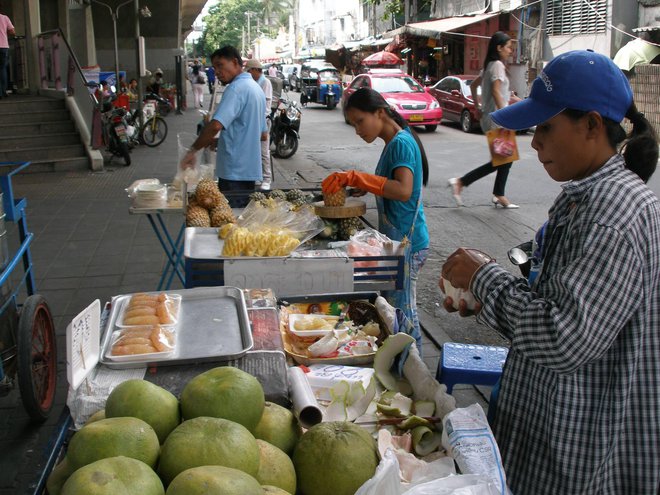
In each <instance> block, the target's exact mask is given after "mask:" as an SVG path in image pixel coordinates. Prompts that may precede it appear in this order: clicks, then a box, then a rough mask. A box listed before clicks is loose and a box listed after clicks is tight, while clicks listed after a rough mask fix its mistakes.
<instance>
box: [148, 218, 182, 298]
mask: <svg viewBox="0 0 660 495" xmlns="http://www.w3.org/2000/svg"><path fill="white" fill-rule="evenodd" d="M153 216H154V215H153V214H151V213H149V214H147V218H148V219H149V223H150V224H151V228H152V229H153V230H154V232H155V233H156V237H158V241H159V242H160V245H161V246H162V247H163V251H165V254H166V255H167V261H168V262H167V264H166V265H165V268H164V269H163V273H162V275H161V277H160V281H159V282H158V289H157V290H163V289H165V290H167V289H169V288H170V286H171V284H172V279H173V278H174V274H176V275H177V277H178V278H179V280H180V281H181V284H182V285H184V284H185V279H184V276H183V273H182V272H181V271H180V270H179V265H180V266H181V268H183V261H182V256H183V231H184V224H183V223H182V224H181V228H180V229H179V233H178V235H177V238H176V242H175V241H174V240H173V239H172V236H171V235H170V233H169V231H168V230H167V226H166V225H165V222H163V218H162V216H161V215H160V213H156V214H155V216H156V218H157V219H158V223H156V222H155V221H154V218H153ZM170 270H172V273H171V274H170ZM168 275H169V279H168V280H167V284H165V279H166V278H167V277H168Z"/></svg>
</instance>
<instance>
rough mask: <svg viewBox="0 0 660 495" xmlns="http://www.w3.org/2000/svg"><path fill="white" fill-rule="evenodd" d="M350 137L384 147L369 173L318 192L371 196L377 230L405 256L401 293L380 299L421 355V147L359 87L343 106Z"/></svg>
mask: <svg viewBox="0 0 660 495" xmlns="http://www.w3.org/2000/svg"><path fill="white" fill-rule="evenodd" d="M344 110H345V112H346V117H347V118H348V120H349V122H350V123H351V124H352V125H353V127H355V132H356V133H357V134H358V136H360V137H361V138H362V139H363V140H364V141H366V142H367V143H372V142H373V141H375V140H376V138H380V139H382V140H383V141H384V142H385V148H384V149H383V151H382V153H381V155H380V159H379V160H378V165H377V166H376V171H375V174H368V173H366V172H359V171H357V170H351V171H348V172H335V173H333V174H331V175H329V176H328V177H326V178H325V180H324V181H323V183H322V188H323V192H324V193H326V194H333V193H336V192H337V191H339V189H341V188H342V187H346V186H351V187H355V188H357V189H358V190H359V191H360V192H359V193H358V194H357V195H363V194H366V193H367V192H370V193H373V194H375V195H376V204H377V207H378V230H379V231H380V232H382V233H383V234H385V235H386V236H388V237H389V238H390V239H393V240H395V241H401V243H402V246H403V248H404V252H405V253H406V263H405V274H404V288H403V290H399V291H392V293H390V294H386V297H387V298H388V300H389V302H390V304H392V305H393V306H394V307H395V308H398V309H401V310H402V311H403V313H404V314H405V315H406V316H407V317H408V320H409V323H410V324H411V326H412V328H411V329H410V331H409V332H408V331H406V330H403V331H406V333H410V334H411V335H413V337H415V338H416V339H417V347H418V349H419V350H420V353H421V349H422V347H421V333H420V329H419V319H418V317H417V297H416V294H417V276H418V273H419V270H420V269H421V268H422V266H423V265H424V262H425V261H426V257H427V256H428V247H429V233H428V228H427V226H426V218H425V217H424V207H423V206H422V187H423V186H425V185H426V183H427V181H428V175H429V172H428V161H427V159H426V153H425V152H424V147H423V146H422V144H421V142H420V141H419V139H418V137H417V136H416V135H415V133H414V132H413V131H412V130H411V129H410V127H408V125H407V124H406V122H405V120H404V119H403V118H402V117H401V115H399V114H398V113H397V112H396V110H393V109H392V108H390V105H389V104H388V103H387V102H386V101H385V99H384V98H383V97H382V96H381V94H380V93H378V92H377V91H374V90H372V89H369V88H361V89H359V90H357V91H356V92H355V93H353V94H352V95H351V97H350V98H349V99H348V101H347V103H346V106H345V107H344Z"/></svg>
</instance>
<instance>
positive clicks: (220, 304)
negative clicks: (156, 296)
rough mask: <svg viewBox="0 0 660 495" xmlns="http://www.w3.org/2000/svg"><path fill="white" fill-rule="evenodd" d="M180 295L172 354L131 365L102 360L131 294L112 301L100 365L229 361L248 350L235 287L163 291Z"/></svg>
mask: <svg viewBox="0 0 660 495" xmlns="http://www.w3.org/2000/svg"><path fill="white" fill-rule="evenodd" d="M167 294H168V295H174V294H178V295H180V296H181V308H180V311H179V319H178V321H177V323H176V325H174V326H173V327H172V328H174V331H175V332H176V334H177V335H176V348H175V349H174V353H173V354H171V355H169V356H166V357H159V358H153V359H148V360H147V358H146V357H143V358H139V357H138V359H136V360H135V361H131V362H116V361H112V360H110V359H108V358H106V351H107V350H108V346H110V345H111V342H112V333H113V331H114V330H116V329H117V328H118V327H117V321H118V320H117V318H118V317H119V314H120V310H121V308H122V307H123V304H124V302H125V299H128V298H130V297H131V296H132V294H126V295H123V296H118V297H116V298H115V299H114V300H113V304H112V309H111V312H110V317H109V319H108V324H107V326H106V328H105V331H104V334H103V337H102V339H103V340H102V343H101V359H100V362H101V363H102V364H105V365H106V366H108V367H109V368H115V369H125V368H137V367H143V366H147V365H151V364H156V363H158V364H159V365H162V366H167V365H180V364H191V363H201V362H205V361H229V360H232V359H238V358H240V357H242V356H243V355H245V353H246V352H247V351H249V350H250V349H252V346H253V340H252V332H251V330H250V320H249V319H248V314H247V308H246V304H245V297H244V295H243V291H242V290H241V289H239V288H237V287H199V288H196V289H184V290H175V291H167Z"/></svg>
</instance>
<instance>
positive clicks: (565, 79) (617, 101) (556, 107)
mask: <svg viewBox="0 0 660 495" xmlns="http://www.w3.org/2000/svg"><path fill="white" fill-rule="evenodd" d="M632 101H633V93H632V89H631V88H630V84H629V83H628V80H627V79H626V76H625V75H624V74H623V72H621V69H619V68H618V67H617V66H616V65H614V62H612V60H610V59H609V58H608V57H606V56H604V55H600V54H598V53H595V52H593V51H591V50H575V51H572V52H567V53H564V54H562V55H559V56H557V57H555V58H553V59H552V60H551V61H550V63H548V65H547V66H546V67H545V68H544V69H543V70H542V71H541V75H539V76H538V77H537V78H536V79H535V80H534V83H533V84H532V91H531V92H530V94H529V97H528V98H526V99H525V100H523V101H520V102H518V103H515V104H513V105H509V106H508V107H505V108H502V109H500V110H497V111H496V112H493V113H492V114H491V118H492V119H493V120H494V121H495V122H496V123H497V124H498V125H500V126H502V127H504V128H506V129H512V130H518V129H528V128H530V127H533V126H535V125H538V124H541V123H543V122H545V121H547V120H549V119H551V118H552V117H554V116H555V115H557V114H559V113H561V112H563V111H564V110H566V109H567V108H570V109H573V110H583V111H585V112H591V111H595V112H598V113H599V114H600V115H601V116H603V117H605V118H608V119H611V120H613V121H614V122H621V121H622V120H623V118H624V117H625V115H626V112H627V111H628V108H630V105H631V104H632Z"/></svg>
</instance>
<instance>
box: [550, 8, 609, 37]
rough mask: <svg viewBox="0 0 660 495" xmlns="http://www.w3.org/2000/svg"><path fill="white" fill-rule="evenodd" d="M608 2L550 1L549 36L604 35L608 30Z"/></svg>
mask: <svg viewBox="0 0 660 495" xmlns="http://www.w3.org/2000/svg"><path fill="white" fill-rule="evenodd" d="M586 2H588V3H589V5H591V7H589V5H587V3H586ZM607 2H608V0H550V2H549V3H548V11H547V27H548V34H550V35H554V36H558V35H576V34H593V33H604V32H605V29H606V28H607V23H606V21H605V19H607ZM592 7H593V8H592Z"/></svg>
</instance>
